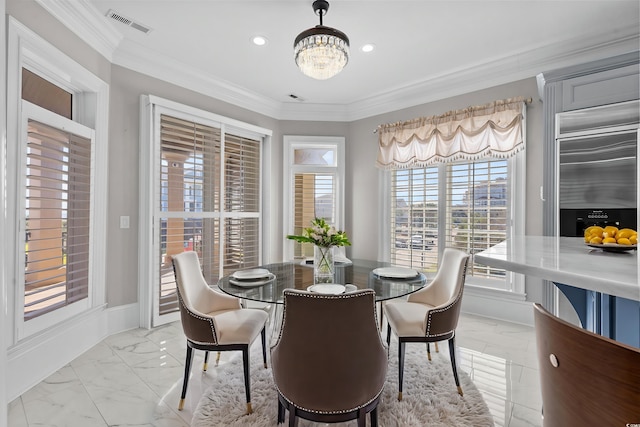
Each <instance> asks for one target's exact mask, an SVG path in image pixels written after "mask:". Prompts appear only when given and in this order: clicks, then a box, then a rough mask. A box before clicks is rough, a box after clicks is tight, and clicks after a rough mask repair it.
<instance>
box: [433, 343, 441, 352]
mask: <svg viewBox="0 0 640 427" xmlns="http://www.w3.org/2000/svg"><path fill="white" fill-rule="evenodd" d="M433 345H435V346H436V353H440V349H438V341H436V342H434V343H433Z"/></svg>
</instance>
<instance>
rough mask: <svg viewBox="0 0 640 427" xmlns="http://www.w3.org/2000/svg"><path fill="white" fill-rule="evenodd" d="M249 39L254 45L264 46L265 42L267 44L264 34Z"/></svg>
mask: <svg viewBox="0 0 640 427" xmlns="http://www.w3.org/2000/svg"><path fill="white" fill-rule="evenodd" d="M251 41H252V42H253V44H255V45H256V46H264V45H265V44H267V38H266V37H264V36H255V37H253V38H252V39H251Z"/></svg>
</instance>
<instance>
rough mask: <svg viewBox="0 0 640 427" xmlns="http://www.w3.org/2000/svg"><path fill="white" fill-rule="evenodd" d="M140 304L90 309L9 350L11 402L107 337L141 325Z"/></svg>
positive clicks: (8, 392) (8, 396) (9, 390)
mask: <svg viewBox="0 0 640 427" xmlns="http://www.w3.org/2000/svg"><path fill="white" fill-rule="evenodd" d="M138 313H139V309H138V304H137V303H135V304H128V305H123V306H118V307H114V308H105V307H100V308H97V309H93V310H90V311H88V312H86V313H84V314H82V315H81V316H78V317H76V318H75V319H74V320H73V321H69V322H65V323H63V324H60V325H57V326H54V327H52V328H50V329H48V330H46V331H43V333H42V334H38V335H37V336H35V337H32V338H29V339H27V340H25V341H24V342H21V343H19V344H18V345H16V346H14V347H12V348H9V349H8V351H7V369H6V380H5V381H6V382H5V384H6V392H7V399H8V402H11V401H12V400H14V399H16V398H17V397H19V396H20V395H22V394H23V393H25V392H26V391H27V390H29V389H30V388H31V387H33V386H35V385H36V384H38V383H39V382H41V381H42V380H44V379H45V378H47V377H48V376H49V375H51V374H53V373H54V372H56V371H57V370H58V369H60V368H62V367H63V366H64V365H66V364H68V363H69V362H71V361H72V360H73V359H75V358H76V357H78V356H80V355H81V354H82V353H84V352H85V351H87V350H89V349H90V348H91V347H93V346H95V345H96V344H98V343H99V342H100V341H102V340H103V339H105V338H106V337H107V336H109V335H112V334H115V333H118V332H121V331H124V330H128V329H133V328H137V327H138V325H139V324H140V319H139V314H138Z"/></svg>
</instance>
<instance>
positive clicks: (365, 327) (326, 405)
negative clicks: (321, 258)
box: [271, 289, 387, 427]
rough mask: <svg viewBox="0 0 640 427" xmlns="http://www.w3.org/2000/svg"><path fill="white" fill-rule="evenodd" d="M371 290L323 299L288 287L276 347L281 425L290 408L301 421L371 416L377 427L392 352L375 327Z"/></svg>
mask: <svg viewBox="0 0 640 427" xmlns="http://www.w3.org/2000/svg"><path fill="white" fill-rule="evenodd" d="M375 311H376V309H375V293H374V291H373V290H372V289H365V290H358V291H353V292H349V293H345V294H340V295H322V294H318V293H311V292H306V291H297V290H293V289H287V290H285V291H284V315H283V323H282V327H281V329H280V335H279V337H278V341H277V342H276V344H275V345H274V346H273V347H272V348H271V367H272V370H273V379H274V382H275V384H276V388H277V389H278V424H279V423H282V422H284V419H285V410H289V425H290V426H295V425H296V422H297V418H298V417H300V418H304V419H307V420H311V421H315V422H322V423H335V422H343V421H347V420H352V419H357V420H358V426H362V427H364V425H365V421H366V415H367V413H370V415H371V426H374V427H375V426H376V425H377V420H378V418H377V406H378V401H379V399H380V394H381V392H382V389H383V387H384V382H385V377H386V374H387V349H386V347H385V345H384V343H383V342H382V339H381V338H380V332H379V331H378V327H377V323H376V313H375Z"/></svg>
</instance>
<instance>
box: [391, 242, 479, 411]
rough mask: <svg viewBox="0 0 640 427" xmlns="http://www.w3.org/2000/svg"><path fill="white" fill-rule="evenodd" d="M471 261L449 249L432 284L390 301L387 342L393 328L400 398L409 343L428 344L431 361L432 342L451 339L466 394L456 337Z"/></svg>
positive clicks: (459, 389) (460, 388) (452, 355)
mask: <svg viewBox="0 0 640 427" xmlns="http://www.w3.org/2000/svg"><path fill="white" fill-rule="evenodd" d="M468 261H469V255H468V254H467V253H466V252H464V251H461V250H459V249H454V248H445V250H444V254H443V256H442V262H441V263H440V266H439V267H438V272H437V273H436V276H435V277H434V278H433V280H432V281H431V283H429V284H428V285H426V286H425V287H424V288H422V289H420V290H418V291H416V292H414V293H412V294H410V295H409V296H408V297H407V299H406V300H404V301H387V302H386V304H385V305H384V314H385V316H386V318H387V345H390V343H391V331H393V333H394V334H395V335H396V336H397V337H398V369H399V372H398V400H402V381H403V372H404V350H405V344H406V343H412V342H422V343H427V355H428V358H429V360H431V352H430V349H429V343H432V342H433V343H437V342H438V341H444V340H449V354H450V356H451V368H452V369H453V378H454V380H455V383H456V386H457V388H458V393H459V394H460V395H461V396H462V395H463V392H462V387H460V381H459V380H458V371H457V368H456V354H455V340H454V338H455V335H456V327H457V326H458V318H459V317H460V307H461V302H462V292H463V289H464V280H465V277H466V274H467V264H468Z"/></svg>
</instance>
